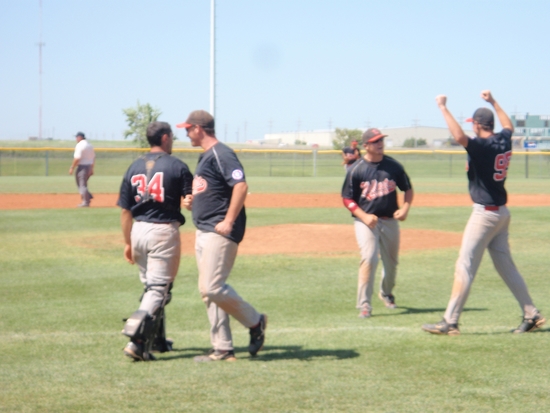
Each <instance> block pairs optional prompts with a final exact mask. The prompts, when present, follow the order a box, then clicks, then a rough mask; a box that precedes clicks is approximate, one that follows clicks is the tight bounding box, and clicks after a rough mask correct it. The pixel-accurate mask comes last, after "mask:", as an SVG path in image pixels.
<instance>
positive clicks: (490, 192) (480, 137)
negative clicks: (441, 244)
mask: <svg viewBox="0 0 550 413" xmlns="http://www.w3.org/2000/svg"><path fill="white" fill-rule="evenodd" d="M481 98H482V99H483V100H485V101H486V102H488V103H490V104H491V105H492V106H493V108H494V109H495V112H496V114H497V116H498V120H499V121H500V124H501V125H502V128H503V129H502V131H501V132H499V133H495V132H493V129H494V126H495V120H494V116H493V112H492V111H491V110H490V109H488V108H479V109H477V110H476V111H475V113H474V116H473V117H472V118H471V119H469V121H471V122H472V124H473V131H474V133H475V134H476V136H475V137H474V138H470V137H468V136H467V135H466V134H465V133H464V131H463V130H462V128H461V127H460V125H459V124H458V122H457V121H456V120H455V118H454V117H453V115H452V114H451V112H449V109H447V97H446V96H444V95H439V96H437V97H436V102H437V105H438V107H439V109H440V110H441V113H442V114H443V117H444V118H445V121H446V122H447V126H448V127H449V131H450V132H451V135H453V138H454V139H455V140H456V141H457V142H458V143H459V144H461V145H462V146H464V148H465V149H466V152H468V181H469V188H470V196H471V198H472V201H473V202H474V206H473V211H472V215H471V216H470V219H469V220H468V224H467V225H466V229H465V230H464V235H463V236H462V246H461V247H460V254H459V256H458V260H457V261H456V267H455V274H454V284H453V290H452V293H451V299H450V300H449V304H448V305H447V311H446V312H445V315H444V317H443V320H441V321H440V322H439V323H436V324H424V325H423V326H422V329H423V330H424V331H427V332H429V333H432V334H444V335H458V334H460V331H459V329H458V319H459V317H460V314H461V313H462V309H463V308H464V305H465V304H466V300H467V299H468V295H469V294H470V288H471V286H472V283H473V281H474V277H475V275H476V272H477V270H478V268H479V264H480V263H481V258H482V257H483V253H484V252H485V249H488V250H489V254H491V258H492V260H493V264H494V265H495V268H496V270H497V271H498V273H499V275H500V277H501V278H502V279H503V281H504V282H505V283H506V285H507V286H508V288H509V289H510V291H512V294H514V297H515V298H516V300H517V301H518V304H519V305H520V307H521V310H522V311H523V321H522V323H521V324H520V325H519V326H518V327H517V328H516V329H515V330H512V332H514V333H526V332H529V331H533V330H535V329H536V328H539V327H540V326H542V325H543V324H544V323H545V321H546V320H545V319H544V318H543V317H542V315H541V314H540V313H539V312H538V310H537V308H536V307H535V305H534V304H533V301H532V300H531V296H530V295H529V291H527V285H525V281H524V280H523V277H522V276H521V274H520V273H519V271H518V270H517V268H516V266H515V264H514V261H512V255H511V253H510V245H509V244H508V227H509V225H510V212H509V211H508V208H507V207H506V201H507V193H506V189H504V182H505V181H506V175H507V172H508V165H509V164H510V158H511V157H512V143H511V142H512V133H513V131H514V126H513V125H512V121H511V120H510V118H509V117H508V115H507V114H506V113H505V112H504V110H503V109H502V108H501V107H500V105H499V104H498V103H497V102H496V101H495V99H494V98H493V96H492V95H491V92H490V91H488V90H484V91H483V92H481Z"/></svg>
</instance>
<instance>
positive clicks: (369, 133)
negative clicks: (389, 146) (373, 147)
mask: <svg viewBox="0 0 550 413" xmlns="http://www.w3.org/2000/svg"><path fill="white" fill-rule="evenodd" d="M386 136H388V135H383V134H382V132H380V131H379V130H378V129H376V128H370V129H367V130H366V131H365V133H363V143H367V142H368V143H371V142H375V141H377V140H378V139H382V138H385V137H386Z"/></svg>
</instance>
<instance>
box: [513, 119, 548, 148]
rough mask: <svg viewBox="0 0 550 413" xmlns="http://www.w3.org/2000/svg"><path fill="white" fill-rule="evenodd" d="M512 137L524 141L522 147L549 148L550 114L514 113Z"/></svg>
mask: <svg viewBox="0 0 550 413" xmlns="http://www.w3.org/2000/svg"><path fill="white" fill-rule="evenodd" d="M511 119H512V123H513V125H514V137H515V138H516V139H519V140H521V141H523V142H524V147H529V148H534V149H550V115H530V114H529V113H526V114H514V115H512V116H511Z"/></svg>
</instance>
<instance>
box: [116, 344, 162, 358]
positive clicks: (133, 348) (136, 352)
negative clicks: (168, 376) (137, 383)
mask: <svg viewBox="0 0 550 413" xmlns="http://www.w3.org/2000/svg"><path fill="white" fill-rule="evenodd" d="M143 347H144V346H143V343H135V342H133V341H130V342H129V343H128V344H126V347H124V350H123V351H124V355H125V356H126V357H129V358H131V359H132V360H134V361H152V360H156V359H155V356H153V355H152V354H149V353H147V352H145V351H144V348H143Z"/></svg>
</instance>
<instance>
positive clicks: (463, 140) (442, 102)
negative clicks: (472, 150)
mask: <svg viewBox="0 0 550 413" xmlns="http://www.w3.org/2000/svg"><path fill="white" fill-rule="evenodd" d="M435 101H436V102H437V106H438V107H439V109H440V110H441V114H442V115H443V118H444V119H445V122H446V123H447V127H448V128H449V132H451V135H452V136H453V138H454V140H455V141H457V143H459V144H460V145H462V146H464V147H467V146H468V142H469V140H470V139H469V138H468V136H467V135H466V134H465V133H464V131H463V130H462V128H461V127H460V125H459V124H458V122H457V121H456V119H455V118H454V116H453V115H452V114H451V112H449V109H447V96H445V95H439V96H437V97H436V98H435Z"/></svg>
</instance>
